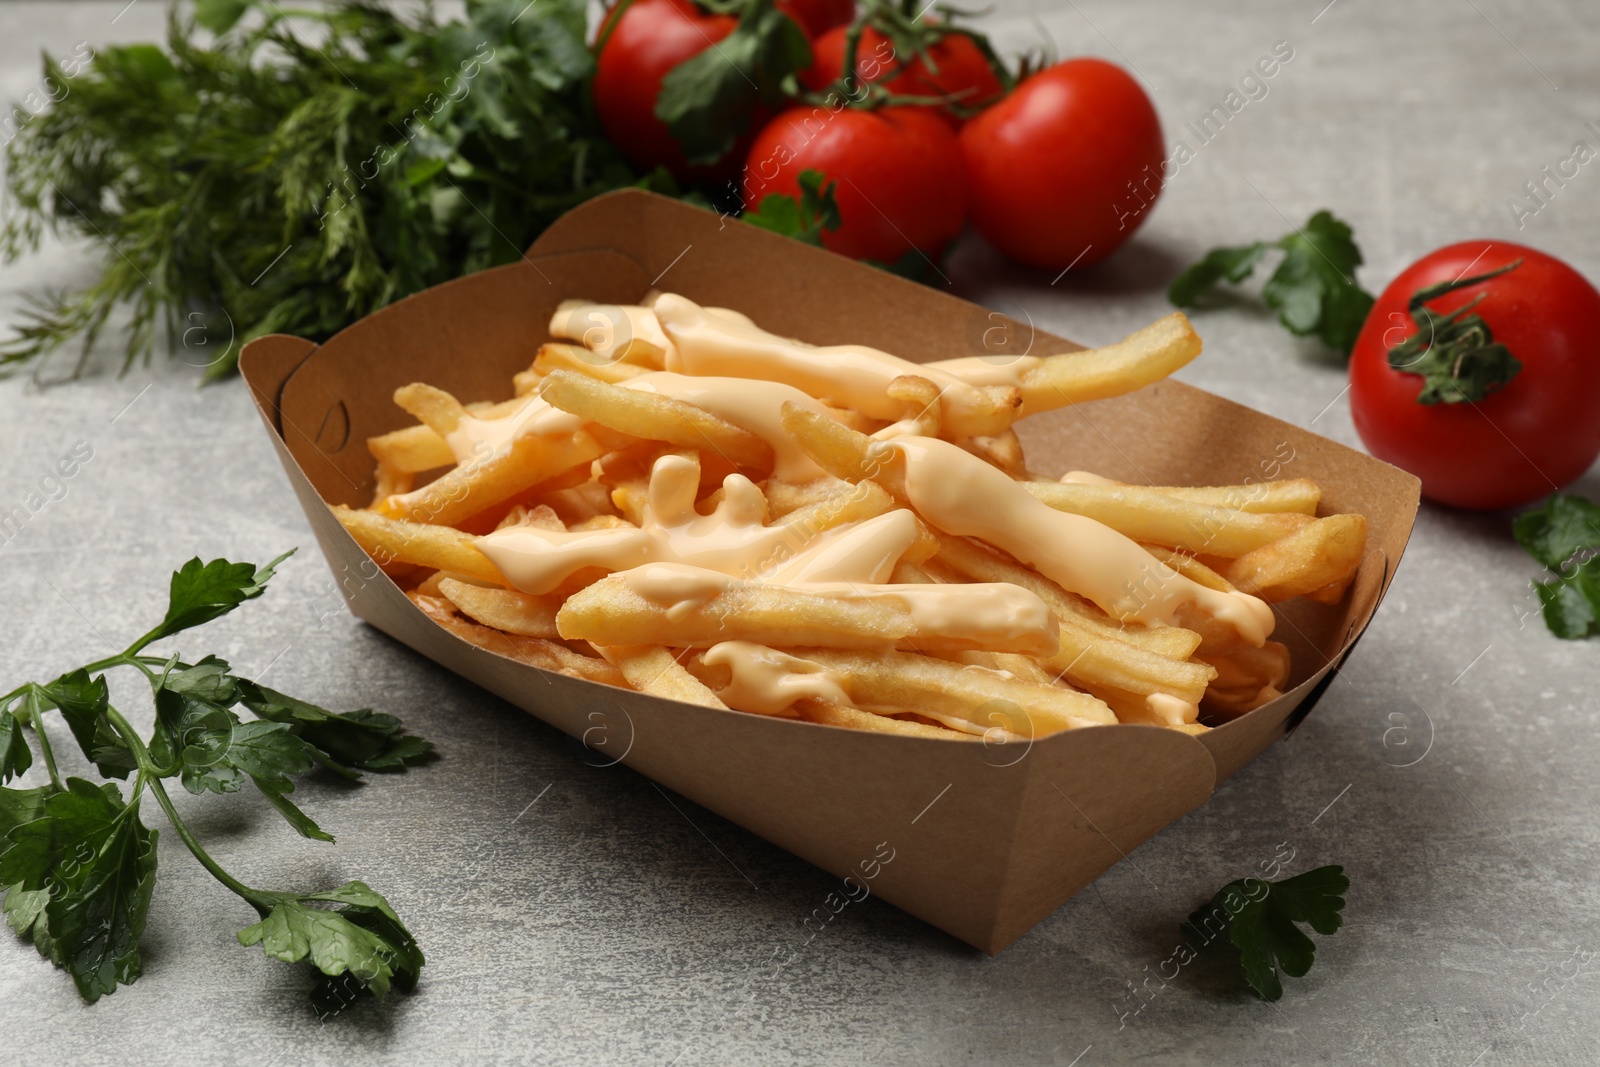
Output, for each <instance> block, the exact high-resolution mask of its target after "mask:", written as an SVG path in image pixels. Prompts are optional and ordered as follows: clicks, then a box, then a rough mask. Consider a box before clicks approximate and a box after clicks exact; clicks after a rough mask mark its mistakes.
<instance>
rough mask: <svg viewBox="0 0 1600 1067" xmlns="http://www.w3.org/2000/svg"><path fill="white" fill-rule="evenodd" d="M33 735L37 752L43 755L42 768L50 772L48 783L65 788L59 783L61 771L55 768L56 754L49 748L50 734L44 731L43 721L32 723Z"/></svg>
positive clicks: (59, 788)
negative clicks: (36, 741) (36, 739)
mask: <svg viewBox="0 0 1600 1067" xmlns="http://www.w3.org/2000/svg"><path fill="white" fill-rule="evenodd" d="M33 736H34V737H36V738H38V741H39V754H40V755H41V756H43V757H44V769H45V770H46V771H48V772H50V784H51V785H53V786H55V787H56V789H58V790H61V789H65V788H66V786H64V785H62V784H61V772H60V771H58V770H56V754H55V752H53V751H52V750H51V748H50V735H49V734H47V733H45V730H44V723H42V722H35V723H34V724H33Z"/></svg>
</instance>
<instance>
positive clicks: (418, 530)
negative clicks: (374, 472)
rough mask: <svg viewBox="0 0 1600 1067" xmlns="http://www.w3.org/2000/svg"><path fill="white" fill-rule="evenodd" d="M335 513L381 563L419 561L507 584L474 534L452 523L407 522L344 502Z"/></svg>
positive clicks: (442, 568) (483, 579)
mask: <svg viewBox="0 0 1600 1067" xmlns="http://www.w3.org/2000/svg"><path fill="white" fill-rule="evenodd" d="M333 514H334V516H335V517H336V518H337V519H338V520H339V522H340V523H341V524H342V525H343V526H344V528H345V529H346V530H347V531H349V533H350V536H351V537H353V538H355V540H356V544H358V545H360V546H361V547H362V549H363V550H364V551H365V552H366V553H367V555H369V556H371V557H372V558H373V559H374V560H376V561H377V563H378V565H379V566H387V565H388V564H390V563H415V564H418V565H419V566H423V567H431V568H433V569H435V570H441V571H453V572H455V573H456V574H461V575H465V576H466V577H468V578H472V579H475V580H477V581H483V582H490V583H492V584H494V585H504V584H505V578H503V577H501V575H500V572H499V571H498V570H497V569H496V568H495V565H494V564H493V563H490V562H489V560H488V558H487V557H485V556H484V554H483V553H482V552H479V551H478V546H477V543H476V542H477V540H478V539H477V538H476V537H473V536H472V535H471V534H468V533H462V532H461V531H460V530H456V529H452V528H451V527H449V526H433V525H429V524H427V523H421V522H406V521H404V520H401V519H391V518H387V517H385V516H383V515H379V514H377V513H376V512H372V511H356V510H354V509H352V508H347V507H344V506H342V505H335V506H334V507H333Z"/></svg>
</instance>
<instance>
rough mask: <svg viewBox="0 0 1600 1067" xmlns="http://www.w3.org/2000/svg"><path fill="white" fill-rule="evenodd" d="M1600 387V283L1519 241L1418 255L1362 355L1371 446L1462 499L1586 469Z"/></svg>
mask: <svg viewBox="0 0 1600 1067" xmlns="http://www.w3.org/2000/svg"><path fill="white" fill-rule="evenodd" d="M1486 275H1490V277H1485V276H1486ZM1596 397H1600V292H1596V291H1595V287H1594V286H1593V285H1591V284H1590V283H1589V282H1588V281H1587V280H1586V279H1585V278H1584V277H1583V275H1581V274H1579V273H1578V272H1577V271H1575V270H1573V269H1572V268H1571V267H1569V266H1568V265H1567V264H1565V263H1563V262H1562V261H1561V260H1559V259H1556V258H1555V257H1554V256H1548V255H1545V254H1544V253H1543V252H1539V251H1536V250H1535V249H1532V248H1526V247H1524V246H1522V245H1516V244H1512V243H1511V242H1509V241H1488V240H1480V241H1464V242H1462V243H1461V244H1454V245H1450V246H1448V247H1446V248H1441V249H1439V250H1438V251H1436V252H1432V253H1429V254H1428V255H1426V256H1424V257H1422V259H1420V260H1418V261H1417V262H1416V263H1413V264H1412V265H1411V266H1410V267H1407V268H1406V269H1405V270H1404V271H1403V272H1401V274H1400V276H1399V277H1397V278H1396V279H1395V280H1394V281H1392V282H1390V283H1389V287H1388V288H1387V289H1385V290H1384V291H1383V295H1382V296H1380V297H1378V302H1377V303H1376V304H1374V305H1373V308H1372V313H1371V314H1370V315H1369V316H1368V317H1367V321H1366V325H1364V326H1363V327H1362V328H1361V334H1360V336H1359V337H1357V338H1356V344H1355V350H1354V351H1353V353H1352V354H1351V358H1350V413H1351V416H1352V417H1353V418H1354V420H1355V425H1356V431H1357V432H1358V433H1360V435H1361V440H1362V441H1364V442H1365V443H1366V446H1367V449H1368V450H1369V451H1370V452H1371V453H1372V454H1373V455H1374V456H1377V457H1378V458H1379V459H1383V460H1387V461H1388V462H1390V463H1393V464H1395V465H1396V466H1399V467H1403V468H1405V469H1406V470H1408V471H1410V472H1411V473H1412V474H1415V475H1416V476H1417V477H1419V478H1421V479H1422V495H1423V496H1425V497H1427V498H1428V499H1430V500H1433V501H1435V502H1437V503H1440V504H1448V505H1452V506H1454V507H1463V508H1480V509H1493V508H1506V507H1513V506H1515V505H1518V504H1526V503H1528V502H1529V501H1531V500H1536V499H1538V498H1539V497H1541V496H1544V495H1546V494H1549V493H1553V492H1555V491H1556V490H1557V489H1559V488H1561V487H1562V486H1564V485H1566V484H1567V483H1568V482H1571V481H1573V480H1574V479H1576V478H1577V477H1578V476H1579V475H1581V474H1583V472H1584V471H1586V470H1588V469H1589V466H1590V464H1592V463H1593V462H1594V460H1595V457H1596V456H1600V408H1597V407H1596Z"/></svg>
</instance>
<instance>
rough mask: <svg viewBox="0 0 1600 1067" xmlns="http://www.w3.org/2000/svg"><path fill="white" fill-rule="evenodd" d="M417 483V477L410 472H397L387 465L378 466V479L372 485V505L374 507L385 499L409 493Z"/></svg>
mask: <svg viewBox="0 0 1600 1067" xmlns="http://www.w3.org/2000/svg"><path fill="white" fill-rule="evenodd" d="M415 482H416V475H414V474H412V473H411V472H410V471H402V470H396V469H395V468H393V467H391V466H389V465H388V464H387V463H380V464H378V473H377V477H376V478H375V480H374V481H373V484H372V503H373V505H374V506H376V505H377V504H378V502H379V501H381V500H383V499H384V498H385V497H390V496H393V495H394V494H396V493H409V492H411V487H412V485H413V484H415Z"/></svg>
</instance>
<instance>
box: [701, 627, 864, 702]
mask: <svg viewBox="0 0 1600 1067" xmlns="http://www.w3.org/2000/svg"><path fill="white" fill-rule="evenodd" d="M704 658H705V661H706V663H708V664H710V665H712V666H725V667H727V668H728V669H729V670H730V671H731V672H732V675H733V680H732V681H731V682H730V683H729V684H728V686H727V688H725V689H723V690H722V691H721V692H720V693H719V694H718V696H720V697H721V698H722V701H723V703H725V704H727V705H728V707H730V708H735V709H737V710H739V711H751V712H755V713H756V714H758V715H776V714H778V713H779V712H782V711H784V710H786V709H787V708H788V707H789V706H790V705H792V704H793V703H794V702H795V701H796V700H800V699H801V698H803V697H811V698H814V699H816V700H826V701H829V702H831V703H834V704H843V705H845V706H846V707H853V706H854V705H853V704H852V703H851V700H850V695H849V694H848V693H846V692H845V689H844V685H843V679H841V678H840V677H839V676H838V675H837V674H835V673H834V672H833V671H831V670H829V669H828V668H827V667H824V666H823V665H822V664H820V663H816V662H814V661H812V660H808V659H801V658H800V657H799V656H791V655H790V654H789V653H787V652H780V651H779V650H778V649H775V648H768V647H767V646H766V645H758V644H753V643H752V642H749V641H724V642H722V643H721V644H718V645H712V646H711V647H710V648H708V649H706V653H705V657H704Z"/></svg>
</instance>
